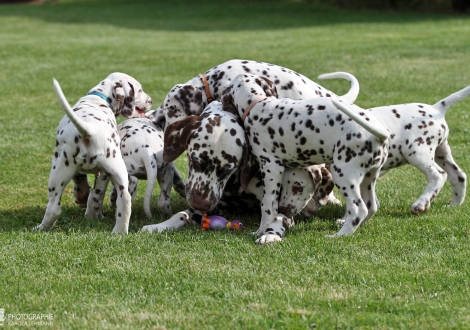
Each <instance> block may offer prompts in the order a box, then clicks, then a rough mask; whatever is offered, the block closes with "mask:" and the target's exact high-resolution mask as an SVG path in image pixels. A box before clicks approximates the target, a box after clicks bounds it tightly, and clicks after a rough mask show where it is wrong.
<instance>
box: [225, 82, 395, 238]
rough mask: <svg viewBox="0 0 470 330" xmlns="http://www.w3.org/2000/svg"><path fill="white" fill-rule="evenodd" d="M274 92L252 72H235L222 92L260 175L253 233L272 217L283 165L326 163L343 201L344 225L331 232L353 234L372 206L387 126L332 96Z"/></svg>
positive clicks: (276, 210)
mask: <svg viewBox="0 0 470 330" xmlns="http://www.w3.org/2000/svg"><path fill="white" fill-rule="evenodd" d="M277 96H278V94H277V90H276V86H275V85H274V83H272V82H271V81H270V80H269V79H266V78H264V77H259V76H256V75H252V74H242V75H239V76H237V77H236V78H235V79H233V81H232V83H231V84H230V85H229V86H228V87H227V88H226V89H225V90H224V92H223V94H222V103H223V107H224V110H225V111H229V112H233V113H236V114H237V115H238V116H239V118H241V119H242V121H243V122H244V126H245V132H246V134H247V137H248V141H249V144H250V149H251V151H252V153H253V154H254V155H255V156H256V158H257V159H258V161H259V164H260V167H261V172H262V174H263V186H264V192H265V193H264V195H263V200H262V204H261V209H262V211H261V214H262V217H261V224H260V227H259V229H258V231H257V232H256V234H257V235H263V233H264V232H265V230H266V228H267V227H268V226H269V225H270V223H272V222H273V219H275V218H276V217H277V216H278V213H279V207H278V200H279V192H280V189H279V188H280V184H281V182H282V175H283V173H284V171H285V168H299V167H306V166H310V165H313V164H331V166H330V171H331V174H332V176H333V181H334V182H335V184H336V186H337V187H338V189H339V191H340V193H341V194H342V196H343V198H344V200H345V202H346V214H345V215H344V219H343V220H344V225H343V226H342V228H341V229H340V231H339V232H338V233H336V235H333V236H342V235H350V234H352V233H354V232H355V231H356V229H357V227H358V226H359V225H360V224H361V223H365V222H366V221H367V220H369V219H370V218H371V217H372V216H373V215H374V214H375V212H376V211H377V209H378V206H377V202H376V195H375V184H376V180H377V178H378V176H379V174H380V170H381V167H382V165H383V164H384V162H385V160H386V159H387V154H388V139H389V137H390V134H389V132H388V130H387V129H386V128H385V127H384V126H383V125H382V124H381V123H380V122H379V121H378V120H377V119H375V118H374V116H373V115H371V114H370V113H368V112H366V111H365V110H362V109H360V110H359V109H358V107H356V106H347V107H346V106H343V104H346V103H347V102H343V101H341V100H339V99H336V98H333V97H320V98H314V99H309V100H292V99H288V98H283V99H278V98H277ZM339 110H341V111H339ZM343 112H344V113H343Z"/></svg>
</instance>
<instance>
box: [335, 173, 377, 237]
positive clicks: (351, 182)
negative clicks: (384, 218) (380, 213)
mask: <svg viewBox="0 0 470 330" xmlns="http://www.w3.org/2000/svg"><path fill="white" fill-rule="evenodd" d="M331 174H332V176H333V182H335V184H336V186H337V188H338V190H339V191H340V193H341V195H342V196H343V199H344V201H345V203H346V213H345V215H344V216H343V218H342V219H338V220H337V223H338V224H343V226H342V227H341V229H340V230H339V231H338V232H337V233H336V234H335V235H328V237H336V236H343V235H351V234H353V233H354V232H355V231H356V229H357V228H358V226H359V225H360V224H361V222H362V221H363V220H364V219H365V218H366V217H367V215H368V213H369V212H368V209H367V206H366V204H365V203H364V201H363V200H362V197H361V189H360V184H361V181H362V180H363V176H364V173H363V172H361V171H353V172H350V173H347V174H344V173H341V170H340V169H339V167H337V166H332V168H331Z"/></svg>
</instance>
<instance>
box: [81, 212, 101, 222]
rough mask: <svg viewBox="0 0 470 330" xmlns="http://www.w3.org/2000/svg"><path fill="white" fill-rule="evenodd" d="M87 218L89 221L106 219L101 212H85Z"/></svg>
mask: <svg viewBox="0 0 470 330" xmlns="http://www.w3.org/2000/svg"><path fill="white" fill-rule="evenodd" d="M85 218H87V219H88V220H93V219H98V220H99V219H104V215H103V213H101V212H88V211H86V212H85Z"/></svg>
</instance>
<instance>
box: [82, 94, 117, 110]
mask: <svg viewBox="0 0 470 330" xmlns="http://www.w3.org/2000/svg"><path fill="white" fill-rule="evenodd" d="M87 95H96V96H98V97H101V98H102V99H103V100H105V101H106V102H108V105H109V107H110V108H111V110H112V109H113V106H112V105H111V99H110V98H109V97H106V96H105V95H104V94H101V93H100V92H96V91H93V92H90V93H88V94H87Z"/></svg>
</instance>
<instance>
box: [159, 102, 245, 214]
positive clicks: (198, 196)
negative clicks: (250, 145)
mask: <svg viewBox="0 0 470 330" xmlns="http://www.w3.org/2000/svg"><path fill="white" fill-rule="evenodd" d="M245 148H247V145H246V142H245V134H244V131H243V128H242V126H241V125H240V122H239V121H238V120H237V119H236V118H235V117H234V116H233V115H231V114H229V113H226V112H223V111H222V106H221V103H220V102H217V101H215V102H212V103H211V104H210V105H209V106H208V107H207V108H206V109H205V110H204V112H203V113H202V114H201V115H200V116H198V115H192V116H189V117H186V118H184V119H181V120H178V121H176V122H174V123H172V124H170V125H168V126H167V128H166V130H165V138H164V149H163V160H164V161H165V162H171V161H174V160H175V159H176V158H177V157H178V156H179V155H181V154H182V153H183V151H184V150H187V155H188V162H189V164H188V176H187V180H186V199H187V201H188V203H189V205H190V206H191V207H192V208H193V209H195V210H198V211H201V212H209V211H211V210H213V209H214V208H215V206H216V205H217V203H218V202H219V200H220V197H221V196H222V194H223V191H224V188H225V185H226V184H227V181H228V179H229V178H230V176H231V175H232V174H233V173H234V172H235V171H236V170H237V169H238V167H239V165H240V163H241V161H242V158H243V153H244V149H245Z"/></svg>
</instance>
